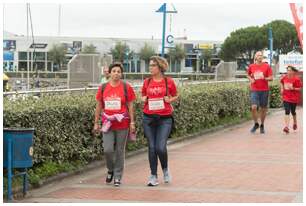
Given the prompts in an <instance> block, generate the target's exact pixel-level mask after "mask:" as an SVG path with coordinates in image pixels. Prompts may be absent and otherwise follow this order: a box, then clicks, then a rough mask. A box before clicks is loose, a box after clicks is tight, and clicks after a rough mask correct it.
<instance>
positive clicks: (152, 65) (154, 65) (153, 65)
mask: <svg viewBox="0 0 306 206" xmlns="http://www.w3.org/2000/svg"><path fill="white" fill-rule="evenodd" d="M149 66H150V67H156V66H157V64H150V65H149Z"/></svg>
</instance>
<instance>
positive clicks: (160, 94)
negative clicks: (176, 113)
mask: <svg viewBox="0 0 306 206" xmlns="http://www.w3.org/2000/svg"><path fill="white" fill-rule="evenodd" d="M167 82H168V96H172V97H174V96H176V95H177V90H176V86H175V83H174V81H173V79H172V78H170V77H167ZM148 83H149V79H145V81H144V83H143V86H142V92H141V94H142V96H147V97H148V101H146V102H145V104H144V107H143V112H144V113H145V114H157V115H161V116H166V115H171V114H172V112H173V108H172V105H171V104H170V103H167V102H165V101H164V99H163V98H164V97H165V96H166V82H165V79H162V80H161V81H160V82H157V81H154V80H153V78H151V80H150V83H149V84H148Z"/></svg>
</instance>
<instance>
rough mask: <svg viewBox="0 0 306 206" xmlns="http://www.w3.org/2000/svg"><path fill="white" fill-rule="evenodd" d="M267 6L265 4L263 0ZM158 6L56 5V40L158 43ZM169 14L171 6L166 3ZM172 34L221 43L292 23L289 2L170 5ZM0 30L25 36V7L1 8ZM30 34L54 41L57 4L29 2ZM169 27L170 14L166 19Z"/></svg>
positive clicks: (160, 28)
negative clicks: (236, 33) (238, 33)
mask: <svg viewBox="0 0 306 206" xmlns="http://www.w3.org/2000/svg"><path fill="white" fill-rule="evenodd" d="M267 2H268V1H267ZM160 6H161V3H142V4H141V3H133V4H131V3H129V4H124V3H121V4H107V3H103V4H97V3H90V4H72V3H70V4H61V14H62V15H61V27H60V28H61V32H60V35H61V36H76V37H119V38H120V37H122V38H151V37H152V36H154V38H161V32H162V14H161V13H156V12H155V11H156V10H157V9H158V8H159V7H160ZM167 6H168V7H170V8H169V9H170V10H171V9H172V6H171V4H167ZM174 6H175V8H176V10H177V11H178V13H177V14H173V15H172V23H171V25H172V26H171V30H172V34H173V36H175V37H178V36H183V35H184V29H185V30H186V32H185V33H186V35H187V37H188V39H191V40H218V41H223V40H224V39H225V38H226V37H227V36H228V35H229V34H230V32H232V31H233V30H236V29H239V28H242V27H246V26H255V25H259V26H261V25H263V24H266V23H268V22H270V21H272V20H276V19H282V20H286V21H289V22H291V23H293V18H292V15H291V11H290V8H289V4H288V3H278V4H275V3H266V4H263V3H260V4H259V3H257V4H256V3H252V4H250V3H247V4H243V3H209V4H208V3H202V4H196V3H192V4H186V3H184V4H183V3H175V4H174ZM3 11H4V14H3V17H4V30H5V31H9V32H12V33H15V34H19V35H21V34H23V35H26V33H27V32H26V31H27V30H26V5H25V4H24V3H19V4H16V3H15V4H5V5H4V10H3ZM31 11H32V19H33V28H34V35H37V36H57V35H58V13H59V4H37V3H31ZM166 25H167V30H168V31H169V28H170V15H168V17H167V24H166Z"/></svg>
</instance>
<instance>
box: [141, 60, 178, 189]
mask: <svg viewBox="0 0 306 206" xmlns="http://www.w3.org/2000/svg"><path fill="white" fill-rule="evenodd" d="M149 66H150V72H151V77H150V78H147V79H145V81H144V83H143V87H142V101H143V102H144V107H143V128H144V134H145V136H146V138H147V140H148V146H149V162H150V169H151V175H150V176H149V181H148V186H156V185H158V176H157V166H158V159H159V161H160V163H161V167H162V170H163V174H164V182H165V183H169V182H170V181H171V176H170V173H169V167H168V153H167V139H168V137H169V135H170V133H171V130H172V126H173V117H172V113H173V107H172V105H171V103H172V102H174V101H176V100H177V98H178V94H177V90H176V85H175V83H174V81H173V79H172V78H170V77H165V76H164V72H165V71H166V70H167V68H168V62H167V60H166V59H164V58H162V57H159V56H153V57H151V58H150V65H149Z"/></svg>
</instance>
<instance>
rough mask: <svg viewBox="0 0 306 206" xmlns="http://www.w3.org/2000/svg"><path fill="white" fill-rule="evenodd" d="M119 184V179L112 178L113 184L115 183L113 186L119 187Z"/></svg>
mask: <svg viewBox="0 0 306 206" xmlns="http://www.w3.org/2000/svg"><path fill="white" fill-rule="evenodd" d="M120 184H121V182H120V180H119V179H115V180H114V185H115V187H119V186H120Z"/></svg>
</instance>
